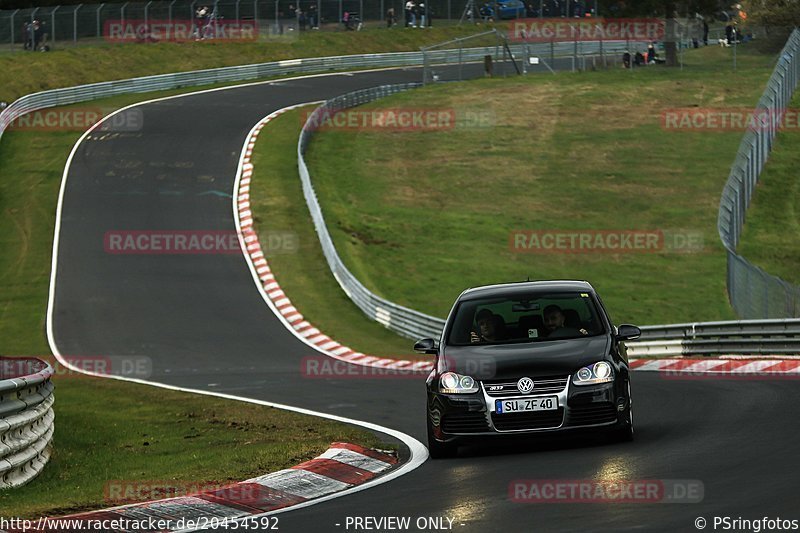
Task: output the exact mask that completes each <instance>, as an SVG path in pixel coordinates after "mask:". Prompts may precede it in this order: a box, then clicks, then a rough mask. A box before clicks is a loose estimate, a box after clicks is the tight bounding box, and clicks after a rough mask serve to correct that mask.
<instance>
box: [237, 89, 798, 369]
mask: <svg viewBox="0 0 800 533" xmlns="http://www.w3.org/2000/svg"><path fill="white" fill-rule="evenodd" d="M313 103H318V102H309V103H305V104H299V105H295V106H291V107H286V108H283V109H280V110H278V111H275V112H274V113H272V114H270V115H268V116H266V117H264V118H263V119H261V120H260V121H259V122H258V124H256V125H255V126H254V127H253V129H252V130H251V131H250V134H249V135H248V136H247V139H246V140H245V143H244V149H243V153H242V158H241V163H240V165H239V173H238V175H237V179H236V184H235V185H234V195H233V196H234V206H233V208H234V219H235V220H236V222H237V225H238V229H239V234H240V235H241V237H240V238H241V239H242V250H244V251H245V253H244V255H245V259H246V260H247V261H248V263H250V266H251V269H252V270H253V272H254V276H255V277H256V278H257V280H258V281H257V285H258V287H259V290H260V291H261V293H262V296H263V297H264V299H265V301H266V302H267V304H268V305H269V306H270V308H271V309H272V310H273V311H274V312H275V314H276V316H277V317H278V318H279V319H280V320H281V322H283V324H284V325H285V326H286V328H287V329H288V330H289V331H291V332H292V333H294V334H295V336H296V337H297V338H299V339H300V340H301V341H303V342H304V343H306V344H307V345H309V346H311V347H312V348H314V349H315V350H317V351H319V352H322V353H323V354H325V355H327V356H329V357H332V358H334V359H338V360H340V361H345V362H347V363H352V364H356V365H361V366H368V367H376V368H383V369H399V370H405V371H413V372H420V373H428V372H430V371H431V369H432V368H433V364H432V363H431V362H430V361H409V360H405V359H393V358H388V357H376V356H372V355H365V354H363V353H360V352H357V351H355V350H352V349H351V348H348V347H347V346H344V345H342V344H340V343H339V342H337V341H335V340H333V339H331V338H330V337H329V336H327V335H325V334H324V333H322V332H321V331H320V330H319V329H317V328H315V327H314V326H313V325H311V324H310V323H309V322H308V321H307V320H305V319H304V318H303V315H302V314H301V313H300V311H298V310H297V308H296V307H294V306H293V305H292V302H291V300H289V298H288V297H287V296H286V294H285V293H284V292H283V290H282V289H281V287H280V285H279V283H278V280H277V279H275V275H274V274H273V273H272V271H271V270H270V267H269V263H268V262H267V259H266V257H265V256H264V251H263V250H262V249H261V245H260V244H259V241H258V235H257V234H256V231H255V229H254V227H253V213H252V210H251V209H250V183H251V180H252V178H253V163H252V161H251V159H252V155H253V148H254V147H255V144H256V140H257V139H258V135H259V133H260V132H261V130H262V129H263V128H264V126H266V125H267V124H268V123H269V122H270V121H271V120H272V119H274V118H276V117H278V116H280V115H282V114H283V113H285V112H287V111H291V110H292V109H296V108H298V107H302V106H307V105H309V104H313ZM630 367H631V369H632V370H637V371H663V372H670V373H676V372H684V373H687V374H694V373H702V374H708V375H709V376H710V375H715V374H725V373H730V374H735V375H746V374H752V373H758V374H762V373H765V374H767V375H773V374H775V375H777V374H798V372H800V370H798V367H800V360H797V359H790V358H784V359H782V358H771V357H769V356H765V357H744V358H736V359H728V358H725V357H724V356H722V357H719V358H713V359H712V358H705V359H684V358H681V357H678V358H670V359H634V358H632V359H630Z"/></svg>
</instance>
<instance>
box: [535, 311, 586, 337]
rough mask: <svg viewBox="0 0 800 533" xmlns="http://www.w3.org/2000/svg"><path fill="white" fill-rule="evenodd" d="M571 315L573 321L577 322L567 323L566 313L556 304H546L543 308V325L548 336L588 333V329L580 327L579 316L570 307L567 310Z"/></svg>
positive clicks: (570, 335) (569, 335)
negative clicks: (576, 322)
mask: <svg viewBox="0 0 800 533" xmlns="http://www.w3.org/2000/svg"><path fill="white" fill-rule="evenodd" d="M567 311H568V312H569V313H570V315H571V316H573V322H575V321H578V324H574V323H573V324H568V323H567V315H566V313H565V312H564V311H563V310H562V309H561V308H560V307H559V306H557V305H548V306H547V307H545V308H544V327H545V331H546V332H547V336H548V337H572V336H576V335H578V334H579V333H580V334H581V335H588V333H589V332H588V331H586V330H585V329H583V328H582V327H580V323H579V321H580V317H578V316H577V315H578V313H577V312H576V311H574V310H572V309H568V310H567Z"/></svg>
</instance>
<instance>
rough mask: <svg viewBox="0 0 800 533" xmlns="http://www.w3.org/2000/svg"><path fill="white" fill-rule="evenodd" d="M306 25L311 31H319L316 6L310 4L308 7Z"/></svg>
mask: <svg viewBox="0 0 800 533" xmlns="http://www.w3.org/2000/svg"><path fill="white" fill-rule="evenodd" d="M308 25H309V26H311V29H312V30H318V29H319V13H317V4H316V3H312V4H311V5H310V6H308Z"/></svg>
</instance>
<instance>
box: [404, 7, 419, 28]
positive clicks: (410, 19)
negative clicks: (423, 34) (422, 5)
mask: <svg viewBox="0 0 800 533" xmlns="http://www.w3.org/2000/svg"><path fill="white" fill-rule="evenodd" d="M416 9H417V4H416V2H414V0H408V2H406V28H416V27H417V15H416Z"/></svg>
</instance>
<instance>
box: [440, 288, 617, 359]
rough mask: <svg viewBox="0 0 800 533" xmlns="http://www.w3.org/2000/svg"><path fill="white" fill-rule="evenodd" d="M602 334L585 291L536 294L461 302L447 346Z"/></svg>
mask: <svg viewBox="0 0 800 533" xmlns="http://www.w3.org/2000/svg"><path fill="white" fill-rule="evenodd" d="M603 333H605V328H604V326H603V321H602V320H600V315H599V313H598V310H597V306H596V305H595V303H594V300H593V298H592V297H591V295H590V294H589V293H588V292H572V291H568V292H557V293H554V292H545V293H542V292H537V293H524V294H516V295H513V296H504V297H498V298H483V299H474V300H473V299H467V300H464V301H462V302H461V303H459V304H458V307H457V309H456V312H455V316H454V319H453V322H452V325H451V327H450V332H449V334H448V337H447V343H448V344H449V345H452V346H467V345H471V344H506V343H519V342H541V341H547V340H554V339H574V338H580V337H589V336H594V335H600V334H603Z"/></svg>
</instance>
